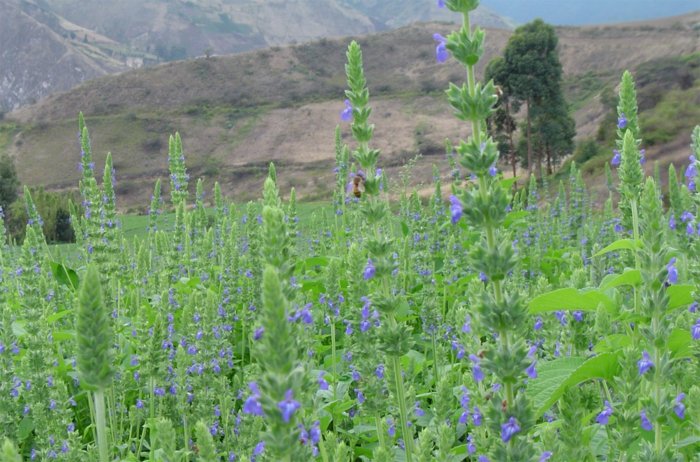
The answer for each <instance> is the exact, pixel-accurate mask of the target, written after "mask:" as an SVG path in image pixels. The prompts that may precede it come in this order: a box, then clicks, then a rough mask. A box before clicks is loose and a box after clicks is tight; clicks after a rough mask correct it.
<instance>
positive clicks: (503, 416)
mask: <svg viewBox="0 0 700 462" xmlns="http://www.w3.org/2000/svg"><path fill="white" fill-rule="evenodd" d="M440 3H443V4H444V5H445V6H446V7H447V8H448V9H450V10H451V11H454V12H455V13H460V14H461V15H462V18H463V22H462V27H461V29H460V30H459V31H457V32H452V33H451V34H450V35H448V36H447V37H442V36H440V35H439V34H436V35H435V40H436V41H437V42H438V46H437V48H436V54H437V60H438V61H440V62H442V61H445V60H446V59H447V57H448V55H447V53H448V52H449V53H450V54H451V55H452V56H454V58H455V59H456V60H457V61H459V62H460V64H462V65H463V66H464V67H465V69H466V83H465V84H463V85H462V86H458V85H456V84H454V83H450V87H449V89H448V90H447V92H446V93H447V98H448V101H449V103H450V105H451V106H452V108H453V109H454V111H455V116H456V117H457V118H458V119H460V120H463V121H465V122H470V124H471V128H472V132H471V136H470V137H469V138H468V140H467V141H460V142H459V144H458V145H457V147H456V150H457V153H458V155H459V161H460V164H461V165H462V166H463V167H464V168H465V169H467V170H468V171H469V172H470V173H471V174H472V175H473V176H474V177H475V180H474V184H471V185H467V187H466V188H459V187H455V188H454V193H455V194H454V196H453V197H452V198H451V215H452V218H453V222H454V223H458V222H459V220H460V219H461V217H462V216H465V217H466V219H467V221H468V222H469V223H470V225H472V226H474V227H476V228H477V229H480V230H481V239H480V241H479V242H477V243H476V245H475V246H474V247H473V249H472V250H471V254H470V259H469V261H470V263H471V266H472V268H474V270H475V271H476V272H478V273H479V274H481V275H482V276H481V277H482V280H483V281H484V290H483V291H482V292H481V294H480V295H479V300H478V301H477V302H476V304H477V307H478V308H477V309H478V313H479V320H480V322H481V324H482V325H483V327H484V329H485V330H486V331H487V332H490V333H492V334H493V335H494V336H495V337H496V338H497V340H496V343H495V344H492V343H490V342H487V343H485V344H483V345H482V348H483V350H482V352H480V353H479V355H480V356H481V357H477V356H473V359H472V361H473V364H474V366H473V367H474V368H477V367H479V368H483V369H484V370H485V371H487V372H488V373H489V375H490V378H492V379H493V383H494V384H495V385H496V386H495V387H494V389H493V391H492V395H493V396H492V398H491V400H490V402H491V403H492V404H491V405H490V407H489V410H488V412H487V413H486V421H485V425H486V427H487V428H488V430H489V431H488V435H489V436H487V433H486V432H483V431H482V432H478V437H477V438H475V439H476V446H477V448H478V451H479V452H481V453H482V454H483V455H484V460H486V458H487V457H489V456H490V457H492V458H493V459H494V460H499V461H506V460H507V461H525V460H533V459H534V458H535V448H534V446H533V444H532V441H531V439H530V438H529V433H530V431H531V429H532V428H533V426H534V423H535V421H534V415H533V412H532V410H531V408H530V406H529V402H528V399H527V397H526V395H525V393H524V392H523V387H524V384H525V381H526V379H527V375H528V373H529V372H528V371H529V366H530V363H531V360H530V359H529V358H528V356H527V353H528V351H527V348H526V344H525V340H524V338H523V337H522V334H521V333H522V332H523V331H524V330H525V329H524V328H525V321H526V318H527V316H526V310H525V303H524V301H523V300H522V298H521V297H520V295H519V294H518V292H517V291H515V290H508V289H507V287H506V279H507V277H508V275H509V274H510V273H511V272H512V271H513V270H514V269H515V267H516V264H517V257H516V255H515V253H514V251H513V248H512V241H511V238H510V236H509V235H508V233H507V231H505V229H504V228H503V223H504V220H505V218H506V215H507V210H506V209H507V206H508V202H509V199H508V195H507V191H506V190H505V188H504V187H503V186H502V185H501V184H500V182H499V179H498V174H497V170H496V165H497V162H498V157H499V153H498V148H497V145H496V143H495V142H494V141H493V140H492V139H491V138H490V137H488V136H487V135H486V133H485V131H484V130H485V126H486V120H487V119H488V118H489V116H490V115H491V114H492V112H493V108H494V105H495V104H496V101H497V96H496V94H495V93H496V92H495V87H494V84H493V82H492V81H490V82H488V83H486V84H482V83H480V82H478V81H477V80H476V75H475V66H476V64H477V63H478V61H479V59H480V58H481V56H482V55H483V52H484V37H485V33H484V31H483V30H482V29H480V28H476V29H475V30H472V27H471V21H470V13H471V12H472V11H473V10H475V9H476V8H477V7H478V5H479V1H478V0H447V1H445V2H440ZM475 374H476V373H475ZM477 378H478V379H480V380H481V379H482V377H481V374H477ZM480 380H477V381H480ZM480 425H481V421H480V419H476V421H474V422H473V427H472V428H475V427H478V426H480ZM473 432H475V433H477V432H476V431H474V430H473ZM487 455H488V456H487Z"/></svg>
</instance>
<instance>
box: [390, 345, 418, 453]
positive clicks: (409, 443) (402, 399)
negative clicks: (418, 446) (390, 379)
mask: <svg viewBox="0 0 700 462" xmlns="http://www.w3.org/2000/svg"><path fill="white" fill-rule="evenodd" d="M391 361H392V368H393V369H394V382H396V397H397V398H398V400H399V417H400V418H401V432H402V434H403V441H404V445H405V447H406V462H411V461H412V460H413V435H412V434H411V433H410V429H409V427H408V412H407V410H406V393H405V391H404V388H403V377H401V358H399V357H398V356H392V358H391Z"/></svg>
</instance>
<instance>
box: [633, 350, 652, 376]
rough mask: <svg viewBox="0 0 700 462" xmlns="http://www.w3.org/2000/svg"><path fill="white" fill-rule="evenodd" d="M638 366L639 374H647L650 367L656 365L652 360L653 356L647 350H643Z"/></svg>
mask: <svg viewBox="0 0 700 462" xmlns="http://www.w3.org/2000/svg"><path fill="white" fill-rule="evenodd" d="M637 366H639V375H644V374H646V373H647V371H649V369H651V368H652V367H654V363H653V362H652V361H651V357H650V356H649V353H647V351H646V350H645V351H643V352H642V359H640V360H639V361H637Z"/></svg>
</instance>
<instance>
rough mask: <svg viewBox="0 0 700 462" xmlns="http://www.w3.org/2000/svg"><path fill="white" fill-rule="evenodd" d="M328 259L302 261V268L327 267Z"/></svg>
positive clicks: (311, 258) (317, 258) (314, 258)
mask: <svg viewBox="0 0 700 462" xmlns="http://www.w3.org/2000/svg"><path fill="white" fill-rule="evenodd" d="M328 261H329V259H328V257H310V258H307V259H306V260H304V266H306V267H307V268H313V267H314V266H326V265H328Z"/></svg>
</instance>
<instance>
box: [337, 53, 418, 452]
mask: <svg viewBox="0 0 700 462" xmlns="http://www.w3.org/2000/svg"><path fill="white" fill-rule="evenodd" d="M345 72H346V75H347V82H348V89H347V90H346V91H345V95H346V97H347V100H346V101H345V110H344V111H343V113H342V114H341V118H343V120H346V121H349V120H352V126H351V128H352V134H353V137H354V138H355V141H356V142H357V148H356V149H355V150H354V151H353V152H352V155H353V158H354V159H355V161H356V162H357V163H358V164H359V166H360V168H361V169H362V172H357V173H356V175H357V176H356V177H354V178H353V182H355V181H357V182H358V183H359V184H357V189H355V190H354V191H358V190H359V191H360V192H359V193H358V194H359V195H360V197H361V198H362V199H361V200H362V209H361V210H362V216H363V218H364V221H365V222H366V224H367V226H368V229H369V232H370V233H371V236H370V237H368V238H367V241H366V249H367V254H368V255H367V265H366V267H365V270H364V272H363V277H364V279H365V280H368V281H370V282H371V283H370V287H371V288H372V293H371V294H370V295H369V297H368V300H369V301H371V303H372V305H373V306H374V307H376V309H377V310H379V312H380V313H381V316H382V323H381V332H380V335H379V337H380V338H379V348H380V349H381V351H382V352H383V353H384V354H385V355H386V356H387V359H388V361H389V364H388V365H389V366H390V371H391V376H392V382H393V391H394V393H395V397H396V404H397V407H398V409H399V419H400V422H401V434H402V435H403V440H404V445H405V456H406V461H408V462H411V461H412V460H413V457H414V441H413V432H412V430H411V427H410V425H409V415H408V413H409V410H408V404H407V400H406V389H405V387H404V382H403V376H402V368H401V357H402V356H403V355H404V354H406V353H407V352H408V351H409V349H410V346H411V333H410V329H409V328H408V326H406V325H405V324H403V323H400V322H398V321H397V319H396V310H397V309H398V307H399V306H400V304H401V299H400V297H399V296H397V295H396V294H395V293H394V291H392V288H391V284H392V281H391V273H392V271H393V268H394V262H393V258H392V255H391V248H392V245H393V239H392V238H390V237H389V236H388V235H387V234H388V233H387V232H386V230H383V229H382V224H383V223H384V222H386V219H387V217H388V215H389V210H388V205H387V202H386V199H385V198H382V197H381V195H380V193H381V191H382V189H383V182H385V181H386V179H385V178H384V177H383V175H382V171H381V170H380V169H378V168H377V161H378V159H379V154H380V152H379V150H378V149H373V148H370V145H369V143H370V141H371V139H372V136H373V134H374V125H373V124H370V123H369V121H368V119H369V116H370V114H371V113H372V110H371V108H370V106H369V90H368V89H367V81H366V79H365V74H364V69H363V63H362V50H361V49H360V45H358V44H357V42H355V41H353V42H352V43H350V45H349V46H348V51H347V64H346V65H345ZM358 176H359V179H358ZM360 185H361V186H362V187H361V188H360ZM362 190H364V191H362ZM375 375H380V376H383V373H382V374H375ZM377 399H378V397H377ZM376 421H377V433H378V437H379V439H380V442H382V444H381V446H382V447H381V448H380V454H381V452H382V451H386V450H387V449H386V446H385V442H384V437H383V425H382V424H381V423H380V418H379V415H378V414H376ZM382 457H384V456H382Z"/></svg>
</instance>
